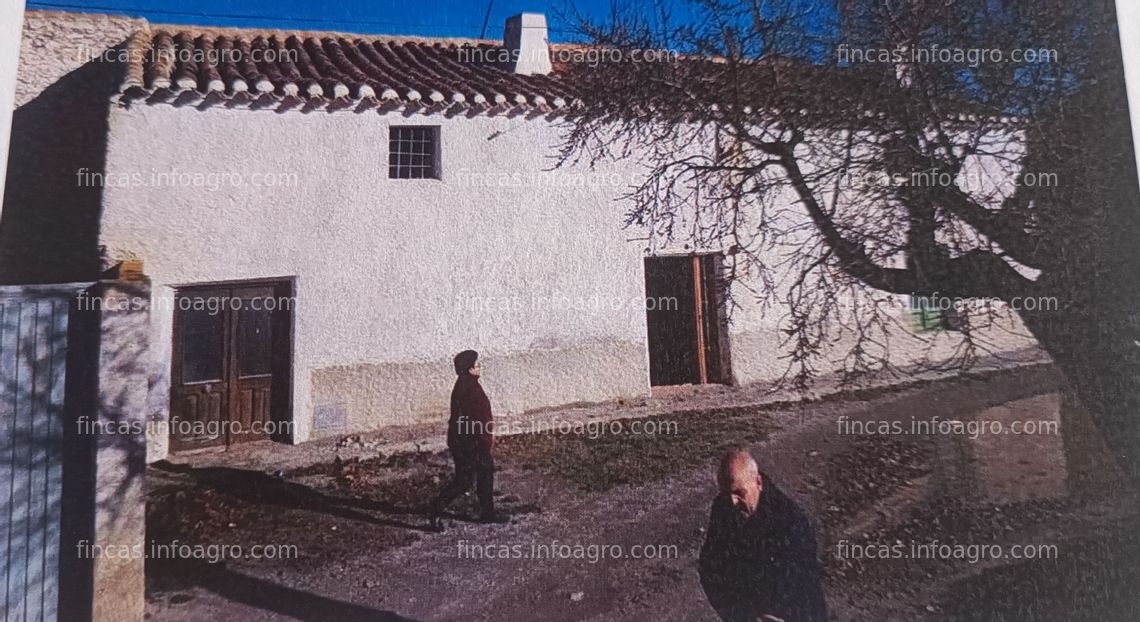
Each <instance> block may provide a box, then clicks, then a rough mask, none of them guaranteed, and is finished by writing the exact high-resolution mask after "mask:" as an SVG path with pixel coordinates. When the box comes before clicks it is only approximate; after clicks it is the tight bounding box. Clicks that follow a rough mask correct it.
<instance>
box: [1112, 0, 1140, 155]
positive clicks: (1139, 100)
mask: <svg viewBox="0 0 1140 622" xmlns="http://www.w3.org/2000/svg"><path fill="white" fill-rule="evenodd" d="M1116 20H1117V23H1118V25H1119V28H1120V48H1121V52H1122V54H1123V55H1124V76H1125V80H1126V81H1127V83H1128V109H1129V111H1130V112H1131V114H1132V141H1133V143H1134V144H1135V145H1136V153H1137V158H1136V166H1137V174H1138V175H1140V2H1137V1H1136V0H1116Z"/></svg>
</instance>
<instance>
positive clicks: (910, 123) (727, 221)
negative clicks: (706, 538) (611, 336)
mask: <svg viewBox="0 0 1140 622" xmlns="http://www.w3.org/2000/svg"><path fill="white" fill-rule="evenodd" d="M823 4H824V3H818V5H819V6H816V5H813V4H812V3H811V2H805V1H798V2H797V1H796V0H784V1H779V0H774V1H769V0H691V1H690V2H687V3H685V4H683V5H680V8H678V6H677V5H673V6H670V7H664V5H662V6H659V7H658V10H656V11H653V12H648V13H647V12H645V11H636V10H623V9H622V8H621V7H615V9H614V11H613V12H612V14H611V15H610V16H609V17H607V18H606V19H605V20H603V21H596V20H591V19H588V18H582V17H580V16H578V17H576V18H574V19H575V23H576V25H577V28H578V29H580V31H581V32H582V33H583V34H584V35H585V36H586V37H587V38H588V39H589V40H590V42H591V43H592V44H593V45H597V46H605V47H609V48H614V49H616V50H626V51H632V50H633V49H662V48H669V49H672V50H679V51H681V52H683V53H684V54H683V55H682V56H680V57H678V58H676V59H675V60H674V61H673V62H666V63H663V62H624V63H603V64H601V65H599V66H597V67H577V68H575V69H573V70H572V71H574V72H576V74H577V75H575V76H574V77H573V80H574V81H575V83H576V84H577V85H579V87H580V88H581V89H582V92H583V94H584V95H583V97H582V99H583V100H584V104H585V105H584V106H582V107H581V108H580V109H579V111H578V112H577V113H576V114H575V115H574V116H572V117H570V125H569V127H568V130H567V134H566V142H565V144H564V145H563V147H562V150H561V162H571V161H579V160H586V161H590V162H596V161H599V160H601V159H603V158H613V157H627V156H632V155H634V154H637V155H638V157H639V158H641V159H642V161H643V162H645V163H646V165H647V172H646V175H645V177H644V180H643V182H642V183H641V184H640V185H639V186H638V187H636V188H634V189H633V190H632V191H631V193H630V195H629V197H630V198H631V199H632V203H631V205H632V206H633V207H632V209H631V210H630V211H629V213H628V217H627V224H629V225H631V226H639V227H647V228H648V229H649V230H651V231H652V232H653V233H654V234H655V235H657V236H661V237H664V238H666V239H668V238H670V237H673V236H676V235H679V234H680V233H681V232H680V231H678V228H679V227H681V226H682V225H683V226H684V235H686V236H696V238H697V242H698V243H700V244H718V245H719V246H721V247H723V248H731V249H732V251H733V255H732V257H733V259H734V261H733V264H732V266H733V267H732V270H733V274H732V275H731V276H734V277H740V276H743V275H748V276H749V278H748V279H747V281H748V282H749V283H754V284H758V285H756V286H755V287H754V289H755V294H756V295H757V296H759V297H761V298H762V299H769V300H771V299H773V298H779V299H782V300H780V302H786V303H787V307H786V308H787V309H789V311H788V316H787V317H786V318H784V321H785V324H784V325H785V326H786V327H787V340H786V344H787V350H788V352H787V354H788V356H789V360H790V362H791V365H790V367H789V377H790V378H792V379H794V380H796V381H797V382H799V383H800V384H803V383H806V382H808V381H809V380H810V379H811V378H812V377H813V376H814V375H815V373H816V371H817V370H816V361H817V359H818V357H819V356H820V353H821V349H822V347H823V345H824V344H825V343H826V342H827V341H828V340H829V339H830V337H831V335H832V333H833V332H834V331H848V332H850V333H852V334H854V336H855V337H854V339H853V340H852V341H851V343H852V344H853V345H852V346H851V348H850V351H849V352H848V353H847V364H846V371H847V372H849V373H850V374H852V375H858V374H860V373H864V372H868V371H874V370H881V369H883V368H885V367H886V366H888V362H887V359H886V346H885V334H886V331H887V330H888V328H889V326H890V325H891V324H892V323H893V322H895V321H897V314H895V315H891V314H889V313H886V312H885V311H884V309H883V308H882V307H881V306H880V305H876V304H865V305H855V306H854V307H852V306H850V305H842V304H839V301H841V300H844V299H858V298H859V292H863V291H866V290H867V288H868V287H869V288H871V289H872V290H875V291H879V292H885V293H893V294H908V295H916V296H932V295H937V296H944V297H948V298H951V299H962V300H998V301H1004V302H1005V303H1007V304H1012V303H1014V302H1016V301H1026V300H1029V299H1032V300H1036V301H1048V300H1053V301H1056V302H1055V304H1047V303H1034V304H1031V305H1025V304H1022V305H1021V307H1020V308H1018V309H1017V314H1018V315H1019V316H1020V318H1021V320H1022V321H1023V322H1024V324H1025V325H1026V327H1028V329H1029V330H1030V331H1031V332H1032V333H1033V335H1034V336H1035V337H1036V339H1037V340H1038V342H1039V343H1040V344H1041V346H1042V347H1043V348H1044V349H1045V350H1047V351H1048V352H1049V353H1050V355H1051V356H1052V357H1053V359H1054V360H1055V362H1056V363H1057V365H1058V366H1059V367H1060V369H1061V370H1062V371H1063V372H1064V374H1065V375H1066V376H1067V378H1068V379H1069V381H1070V383H1071V385H1072V386H1073V388H1074V390H1075V391H1077V393H1078V395H1079V396H1080V398H1081V400H1082V401H1083V402H1084V403H1085V404H1086V406H1087V407H1088V408H1089V410H1090V412H1091V413H1092V414H1093V417H1094V420H1095V422H1096V424H1097V426H1098V428H1099V429H1100V431H1101V432H1102V434H1103V435H1104V437H1105V439H1106V441H1107V442H1108V444H1109V447H1110V448H1111V450H1112V451H1113V453H1114V454H1115V455H1116V456H1117V458H1118V459H1119V461H1120V465H1121V466H1122V467H1123V468H1124V469H1125V470H1126V471H1127V472H1128V473H1129V474H1130V475H1132V476H1140V342H1138V341H1137V339H1138V337H1140V331H1138V330H1137V329H1138V326H1137V303H1140V297H1138V296H1137V293H1138V292H1137V288H1138V285H1140V270H1138V267H1140V261H1138V259H1140V257H1138V249H1140V244H1138V242H1140V235H1138V232H1140V200H1138V198H1137V190H1138V188H1137V181H1136V177H1135V167H1134V164H1133V157H1134V156H1133V154H1132V150H1131V137H1130V131H1129V125H1128V115H1127V100H1126V96H1125V92H1124V81H1123V70H1122V63H1121V57H1120V47H1119V40H1118V38H1117V34H1116V23H1115V13H1114V7H1113V3H1112V2H1111V1H1110V0H1095V1H1093V2H1085V1H1083V0H1071V1H1059V0H841V2H840V4H839V10H838V11H835V10H834V9H832V10H831V11H827V10H824V9H823V8H821V7H822V6H823ZM646 15H648V17H646ZM671 15H672V16H674V17H675V16H677V15H683V19H682V20H679V22H678V23H672V22H671V21H670V16H671ZM614 56H615V57H616V55H614ZM639 57H640V58H644V54H641V55H640V56H639ZM625 58H627V59H633V58H635V56H634V55H632V54H631V55H627V56H626V57H625ZM710 144H711V145H713V146H712V147H705V145H710ZM986 171H988V173H987V172H986ZM994 171H997V172H999V173H1001V172H1006V173H1010V174H1012V175H1013V176H1014V179H1015V181H1014V183H1012V184H1010V183H1004V182H1001V181H1000V180H997V177H1001V175H997V176H994V175H992V173H993V172H994ZM969 175H979V176H980V180H978V179H975V180H973V182H971V180H970V179H967V177H968V176H969ZM987 175H989V177H987ZM990 177H993V179H991V178H990ZM874 179H880V180H887V183H874V182H872V183H868V180H874ZM852 180H854V183H853V181H852ZM947 180H949V181H947ZM974 182H976V183H974ZM781 197H785V198H786V197H791V200H790V201H789V200H783V201H781V200H780V198H781ZM789 206H791V207H790V208H789ZM790 211H791V212H795V213H789V212H790ZM686 214H689V215H688V216H687V215H686ZM693 214H695V216H694V215H693ZM789 249H790V251H791V252H787V251H789ZM774 250H779V251H783V252H775V253H774V252H773V251H774ZM771 257H781V258H783V259H781V260H779V261H777V262H773V261H772V260H771ZM970 307H971V309H973V312H971V313H968V314H966V315H965V316H963V317H962V324H961V325H960V326H959V327H958V328H959V329H960V333H959V334H960V338H961V345H960V348H959V350H958V354H959V355H958V356H957V357H956V358H955V361H954V363H955V364H958V365H969V364H970V363H971V362H972V361H973V360H974V359H975V358H976V357H977V355H978V354H979V353H982V352H984V351H985V350H986V349H987V347H988V344H987V343H985V341H984V340H983V339H979V337H978V332H979V331H977V330H974V328H976V327H977V326H978V325H979V323H984V322H986V321H989V319H990V315H991V314H989V313H979V312H977V309H976V307H975V305H970ZM1030 307H1032V308H1030Z"/></svg>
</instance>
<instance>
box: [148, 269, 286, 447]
mask: <svg viewBox="0 0 1140 622" xmlns="http://www.w3.org/2000/svg"><path fill="white" fill-rule="evenodd" d="M174 300H175V305H174V344H173V351H172V357H173V358H172V361H171V363H172V364H171V395H170V442H171V448H172V450H174V451H185V450H190V449H200V448H205V447H215V446H229V445H233V444H235V443H242V442H247V441H253V440H259V439H264V438H270V437H285V438H287V437H288V436H289V435H288V433H287V432H288V430H287V429H285V428H286V427H287V425H286V424H287V423H288V420H289V416H290V412H289V410H290V409H289V398H290V376H291V352H290V350H291V341H292V337H291V331H292V315H293V309H292V302H293V300H294V298H293V296H292V284H291V283H288V282H258V283H240V284H223V285H210V286H200V287H197V286H196V287H186V288H180V289H178V290H177V293H176V295H175V299H174Z"/></svg>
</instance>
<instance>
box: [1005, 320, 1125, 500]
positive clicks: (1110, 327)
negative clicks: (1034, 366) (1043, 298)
mask: <svg viewBox="0 0 1140 622" xmlns="http://www.w3.org/2000/svg"><path fill="white" fill-rule="evenodd" d="M1086 310H1087V309H1086ZM1022 318H1023V319H1024V320H1025V322H1026V325H1027V326H1028V327H1029V329H1030V330H1031V331H1032V332H1033V334H1034V336H1035V337H1036V338H1037V341H1038V342H1039V343H1040V345H1041V347H1042V348H1044V349H1045V350H1046V351H1047V352H1048V353H1049V354H1050V356H1052V357H1053V361H1054V363H1055V364H1056V365H1057V367H1058V369H1060V371H1061V373H1062V374H1063V375H1064V376H1065V379H1066V380H1067V381H1068V383H1069V385H1070V386H1069V390H1071V392H1072V393H1073V394H1074V395H1076V397H1077V398H1078V399H1079V400H1080V402H1081V404H1080V405H1083V406H1084V408H1085V409H1087V411H1088V413H1089V415H1090V416H1091V420H1092V423H1093V424H1094V425H1095V426H1096V431H1089V430H1081V429H1079V427H1078V428H1077V429H1072V428H1071V429H1069V430H1062V433H1063V434H1066V436H1068V435H1069V434H1070V432H1071V433H1072V434H1073V438H1072V439H1069V438H1066V453H1068V452H1069V451H1070V450H1072V451H1074V452H1076V454H1077V455H1076V456H1075V457H1077V459H1076V460H1074V461H1073V462H1074V464H1072V465H1071V468H1076V469H1077V470H1078V471H1080V470H1083V469H1085V468H1088V467H1089V465H1098V466H1097V468H1102V469H1105V470H1108V471H1112V470H1114V469H1113V467H1112V466H1111V465H1108V464H1105V461H1104V460H1101V459H1100V458H1099V457H1097V456H1095V455H1094V454H1096V453H1098V446H1099V445H1100V444H1101V443H1100V442H1099V440H1103V445H1104V446H1105V447H1107V448H1108V451H1109V453H1110V454H1111V457H1112V462H1115V467H1116V468H1118V469H1119V471H1120V473H1121V474H1122V475H1124V476H1125V477H1126V478H1128V479H1129V480H1130V481H1131V482H1132V483H1134V484H1140V347H1138V346H1137V344H1136V342H1135V340H1134V339H1135V338H1134V336H1132V334H1131V331H1130V330H1129V327H1128V326H1127V325H1126V324H1122V323H1121V322H1109V321H1106V320H1105V316H1104V315H1103V314H1097V313H1066V312H1063V311H1041V312H1037V313H1022ZM1080 405H1078V406H1080ZM1074 412H1075V411H1074ZM1070 414H1072V413H1070ZM1077 419H1079V417H1078V418H1077ZM1070 420H1072V418H1070ZM1097 432H1099V434H1097ZM1096 436H1099V437H1100V439H1097V438H1095V437H1096ZM1082 465H1083V467H1082ZM1073 475H1076V476H1077V478H1078V479H1079V480H1081V479H1084V478H1085V477H1087V476H1090V475H1092V474H1088V473H1079V472H1078V473H1074V474H1073ZM1101 475H1102V476H1104V475H1108V476H1109V477H1110V478H1111V476H1112V474H1111V473H1107V474H1105V473H1102V474H1101ZM1093 479H1101V478H1093Z"/></svg>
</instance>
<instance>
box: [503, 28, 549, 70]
mask: <svg viewBox="0 0 1140 622" xmlns="http://www.w3.org/2000/svg"><path fill="white" fill-rule="evenodd" d="M503 47H504V48H506V49H507V50H510V53H511V60H512V61H513V64H514V71H515V73H518V74H522V75H524V76H530V75H534V74H542V75H546V74H548V73H550V48H549V47H548V46H547V41H546V16H545V15H543V14H542V13H520V14H518V15H515V16H514V17H509V18H507V25H506V27H505V28H503Z"/></svg>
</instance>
